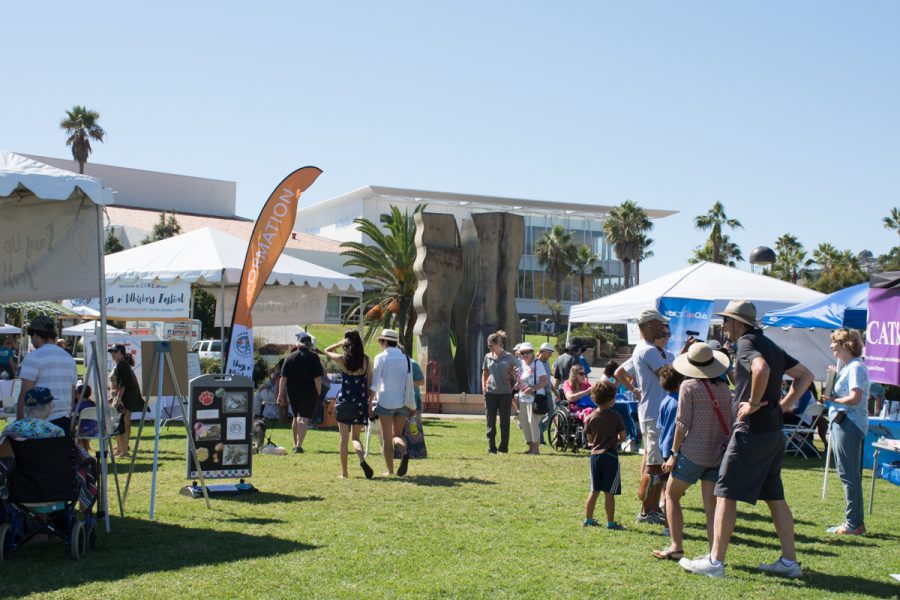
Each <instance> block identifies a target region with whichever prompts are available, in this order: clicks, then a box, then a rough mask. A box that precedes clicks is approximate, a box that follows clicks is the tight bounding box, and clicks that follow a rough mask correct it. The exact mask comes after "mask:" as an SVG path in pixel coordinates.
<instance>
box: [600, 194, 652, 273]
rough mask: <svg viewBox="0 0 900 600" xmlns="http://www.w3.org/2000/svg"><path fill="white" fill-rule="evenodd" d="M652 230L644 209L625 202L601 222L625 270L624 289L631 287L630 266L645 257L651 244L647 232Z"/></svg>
mask: <svg viewBox="0 0 900 600" xmlns="http://www.w3.org/2000/svg"><path fill="white" fill-rule="evenodd" d="M651 229H653V222H652V221H650V218H649V217H647V213H645V212H644V209H643V208H641V207H640V206H638V204H637V203H636V202H633V201H631V200H626V201H625V202H623V203H622V204H620V205H619V206H617V207H615V208H613V209H612V210H611V211H609V216H607V218H606V221H604V222H603V232H604V233H605V234H606V239H607V240H608V241H609V243H611V244H612V245H613V249H614V250H615V253H616V258H618V259H619V260H620V261H622V266H623V267H624V269H625V287H626V288H628V287H631V283H632V278H631V264H632V263H633V262H640V260H641V257H642V256H645V251H646V246H647V245H649V244H650V243H652V240H650V239H649V238H648V237H647V232H648V231H650V230H651Z"/></svg>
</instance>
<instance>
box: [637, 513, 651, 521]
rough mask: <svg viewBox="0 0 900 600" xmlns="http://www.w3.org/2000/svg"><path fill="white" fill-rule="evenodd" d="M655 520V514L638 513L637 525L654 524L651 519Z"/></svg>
mask: <svg viewBox="0 0 900 600" xmlns="http://www.w3.org/2000/svg"><path fill="white" fill-rule="evenodd" d="M652 518H653V513H647V514H644V513H638V516H637V519H635V522H636V523H652V522H653V521H651V519H652Z"/></svg>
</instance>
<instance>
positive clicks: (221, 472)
mask: <svg viewBox="0 0 900 600" xmlns="http://www.w3.org/2000/svg"><path fill="white" fill-rule="evenodd" d="M189 401H190V414H189V418H188V423H187V426H188V430H189V431H190V432H191V435H193V436H194V443H195V444H196V446H197V457H198V459H199V461H200V466H201V468H202V469H203V476H204V477H206V478H208V479H237V478H244V477H250V475H251V473H252V468H251V460H252V453H251V433H252V426H253V423H252V418H253V413H252V409H253V381H252V380H251V379H249V378H247V377H241V376H238V375H203V376H200V377H196V378H194V379H192V380H191V385H190V395H189ZM198 476H199V474H198V473H197V471H196V469H195V466H194V464H193V461H192V460H190V454H188V460H187V474H186V478H187V479H196V478H197V477H198Z"/></svg>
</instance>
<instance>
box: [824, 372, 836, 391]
mask: <svg viewBox="0 0 900 600" xmlns="http://www.w3.org/2000/svg"><path fill="white" fill-rule="evenodd" d="M836 378H837V371H833V370H831V369H829V370H828V373H826V374H825V383H824V384H823V385H822V395H823V396H828V397H832V396H834V380H835V379H836Z"/></svg>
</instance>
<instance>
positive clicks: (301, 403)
mask: <svg viewBox="0 0 900 600" xmlns="http://www.w3.org/2000/svg"><path fill="white" fill-rule="evenodd" d="M288 399H289V400H290V402H291V410H292V411H293V412H294V418H296V417H303V418H304V419H312V418H313V415H315V414H316V404H318V403H319V397H318V396H313V395H311V394H301V395H300V397H299V398H297V399H295V398H288Z"/></svg>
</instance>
